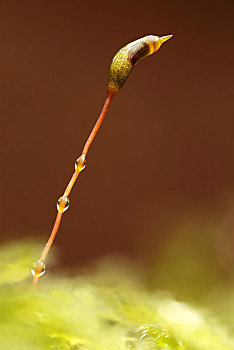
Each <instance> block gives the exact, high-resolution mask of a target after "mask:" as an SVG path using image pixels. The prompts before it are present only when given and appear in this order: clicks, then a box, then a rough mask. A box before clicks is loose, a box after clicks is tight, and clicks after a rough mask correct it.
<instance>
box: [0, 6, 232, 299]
mask: <svg viewBox="0 0 234 350" xmlns="http://www.w3.org/2000/svg"><path fill="white" fill-rule="evenodd" d="M233 10H234V2H233V1H231V0H219V1H216V0H212V1H201V0H197V1H185V0H164V1H156V0H155V1H153V0H144V1H143V0H142V1H138V0H133V1H130V0H125V1H124V0H122V1H121V0H120V1H78V0H77V1H60V0H59V1H40V2H38V1H24V0H22V1H20V0H18V1H13V0H8V1H2V3H1V12H0V17H1V18H0V22H1V26H2V52H1V70H2V92H3V93H2V97H3V98H2V135H1V138H2V157H1V158H2V160H1V163H2V176H1V192H2V201H1V202H2V205H1V221H2V223H1V243H4V242H5V241H7V240H13V239H15V238H17V239H18V238H20V237H33V238H34V237H35V238H37V239H39V240H40V241H41V242H42V243H44V242H45V241H46V239H47V237H48V235H49V233H50V230H51V228H52V225H53V223H54V218H55V215H56V202H57V199H58V198H59V196H60V195H61V194H62V193H63V191H64V188H65V186H66V184H67V182H68V180H69V179H70V176H71V174H72V172H73V169H74V162H75V160H76V158H77V157H78V156H79V155H80V153H81V150H82V147H83V145H84V143H85V141H86V139H87V137H88V135H89V132H90V131H91V129H92V127H93V125H94V123H95V121H96V119H97V117H98V115H99V113H100V111H101V108H102V105H103V102H104V99H105V96H106V85H107V74H108V67H109V64H110V61H111V59H112V57H113V55H114V54H115V53H116V52H117V50H118V49H120V48H121V47H122V46H124V45H125V44H127V43H129V42H131V41H133V40H135V39H137V38H139V37H142V36H145V35H147V34H156V35H166V34H171V33H172V34H174V37H173V39H171V40H170V41H168V42H167V43H166V44H164V45H163V47H162V48H161V49H160V50H159V51H158V53H156V54H155V55H152V56H150V57H149V58H147V59H145V60H144V61H142V62H140V63H139V64H138V65H137V66H136V67H135V69H134V70H133V72H132V74H131V76H130V78H129V80H128V82H127V83H126V85H125V86H124V88H123V89H122V90H121V92H120V93H119V94H118V95H117V96H116V97H115V99H114V100H113V102H112V105H111V107H110V110H109V111H108V115H107V117H106V119H105V122H104V124H103V125H102V127H101V129H100V132H99V133H98V135H97V137H96V139H95V141H94V143H93V145H92V147H91V149H90V152H89V154H88V159H87V166H86V169H85V171H84V172H83V173H82V174H81V176H80V177H79V180H78V182H77V184H76V186H75V187H74V189H73V191H72V194H71V196H70V209H69V210H68V212H67V213H66V214H65V215H64V217H63V220H62V225H61V227H60V230H59V235H58V237H57V238H56V241H55V246H56V247H57V252H58V255H59V260H58V262H57V263H56V266H55V267H54V269H55V270H56V269H57V268H58V266H63V267H65V268H69V267H73V266H82V265H86V264H88V263H90V262H93V261H94V260H96V259H98V258H100V257H103V256H107V255H113V254H121V255H124V256H126V257H129V258H130V259H133V260H134V261H136V262H138V263H139V264H146V265H147V264H148V265H152V266H155V267H156V268H155V269H154V274H153V276H151V279H150V280H151V282H152V281H154V283H155V284H156V285H157V283H158V284H159V287H162V288H165V289H167V288H169V289H173V288H174V289H175V291H176V290H177V291H178V290H180V291H185V290H187V291H189V293H188V294H190V295H192V294H193V293H195V294H196V295H200V294H202V293H203V292H205V291H206V290H207V289H209V288H210V286H211V285H212V283H213V284H215V283H216V282H217V280H227V279H229V278H232V277H231V276H232V275H233V271H234V254H233V250H234V137H233V135H234V113H233V97H234V88H233V59H234V47H233V36H234V24H233ZM39 255H40V251H39V252H38V256H39ZM52 268H53V267H52ZM174 280H175V281H174ZM198 281H199V282H200V284H199V289H198V290H195V289H196V288H194V285H196V283H197V282H198ZM174 282H175V283H174ZM191 285H192V287H191V288H190V286H191ZM189 288H190V289H191V290H189Z"/></svg>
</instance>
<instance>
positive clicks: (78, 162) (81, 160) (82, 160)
mask: <svg viewBox="0 0 234 350" xmlns="http://www.w3.org/2000/svg"><path fill="white" fill-rule="evenodd" d="M85 166H86V159H85V156H84V155H82V156H80V157H79V158H77V160H76V162H75V170H76V169H77V167H78V170H79V171H82V170H84V168H85Z"/></svg>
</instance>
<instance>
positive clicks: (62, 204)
mask: <svg viewBox="0 0 234 350" xmlns="http://www.w3.org/2000/svg"><path fill="white" fill-rule="evenodd" d="M69 204H70V201H69V198H67V197H66V196H65V197H60V198H59V200H58V202H57V210H58V211H60V212H61V213H64V212H65V211H66V210H67V209H68V208H69Z"/></svg>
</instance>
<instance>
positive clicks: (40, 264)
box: [31, 259, 45, 277]
mask: <svg viewBox="0 0 234 350" xmlns="http://www.w3.org/2000/svg"><path fill="white" fill-rule="evenodd" d="M31 272H32V275H33V277H34V276H35V275H39V277H41V276H43V275H44V273H45V263H44V261H43V260H42V259H39V260H37V261H35V262H34V263H33V264H32V267H31Z"/></svg>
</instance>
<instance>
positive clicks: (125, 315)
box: [0, 241, 234, 350]
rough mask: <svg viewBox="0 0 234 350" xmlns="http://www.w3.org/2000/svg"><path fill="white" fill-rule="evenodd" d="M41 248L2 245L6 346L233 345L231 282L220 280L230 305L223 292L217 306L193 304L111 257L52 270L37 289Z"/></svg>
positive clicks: (1, 312)
mask: <svg viewBox="0 0 234 350" xmlns="http://www.w3.org/2000/svg"><path fill="white" fill-rule="evenodd" d="M39 251H40V248H39V247H38V245H37V244H35V242H29V241H22V242H18V243H10V244H9V245H5V246H2V248H1V250H0V266H1V273H0V348H1V350H5V349H7V350H9V349H10V350H16V349H17V350H23V349H30V350H39V349H43V350H45V349H63V350H68V349H73V350H75V349H100V350H105V349H110V350H111V349H114V350H117V349H142V350H143V349H170V350H179V349H188V350H222V349H225V350H227V349H230V350H231V349H234V335H233V330H234V321H233V319H234V317H233V312H234V299H233V292H234V288H233V287H232V286H230V285H229V287H227V286H220V291H221V290H222V293H223V288H226V292H225V295H226V299H225V305H228V307H226V306H225V307H224V306H223V300H221V301H220V300H219V293H218V292H217V294H216V296H215V297H214V298H215V300H214V303H213V304H212V306H210V305H208V304H207V305H205V304H203V305H204V307H203V306H201V305H200V306H199V307H197V306H195V305H193V306H192V305H191V304H189V303H185V302H182V301H178V300H176V299H175V297H174V296H173V295H172V294H170V293H169V292H165V291H160V290H159V288H158V289H157V290H156V291H155V290H154V291H152V289H150V290H149V289H147V288H146V287H145V286H144V283H143V282H142V278H141V277H140V276H141V273H138V272H136V271H135V270H134V268H133V267H132V266H131V264H129V265H130V266H128V263H127V262H125V263H123V262H122V263H116V262H114V261H112V262H111V261H109V260H108V262H107V263H103V264H100V265H99V267H97V266H96V268H93V269H90V270H89V272H88V273H85V272H84V271H83V272H82V273H81V272H80V273H79V274H77V275H73V276H72V277H71V276H70V277H69V276H66V274H63V275H59V276H57V277H55V276H54V275H53V274H51V273H48V274H46V275H45V276H43V277H42V278H41V281H40V285H39V288H37V289H36V290H35V289H34V288H33V287H32V276H31V274H30V266H31V263H32V262H33V261H34V260H36V258H37V257H38V252H39ZM100 266H101V267H100Z"/></svg>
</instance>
